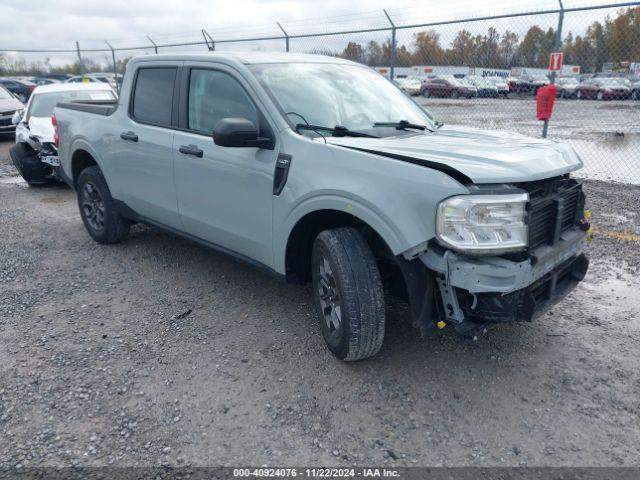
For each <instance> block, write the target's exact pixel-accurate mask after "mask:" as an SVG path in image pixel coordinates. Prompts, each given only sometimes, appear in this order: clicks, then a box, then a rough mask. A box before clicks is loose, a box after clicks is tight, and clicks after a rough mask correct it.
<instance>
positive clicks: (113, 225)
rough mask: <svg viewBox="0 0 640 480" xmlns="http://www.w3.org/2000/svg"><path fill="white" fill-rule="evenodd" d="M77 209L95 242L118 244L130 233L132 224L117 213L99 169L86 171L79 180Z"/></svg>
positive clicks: (93, 168) (94, 167)
mask: <svg viewBox="0 0 640 480" xmlns="http://www.w3.org/2000/svg"><path fill="white" fill-rule="evenodd" d="M77 190H78V207H79V209H80V216H81V217H82V222H83V223H84V226H85V228H86V229H87V232H89V235H91V238H93V239H94V240H95V241H96V242H98V243H117V242H120V241H122V240H124V239H125V238H126V237H127V235H128V234H129V227H130V226H131V222H129V221H128V220H126V219H125V218H123V217H122V216H121V215H120V214H119V213H118V212H117V210H116V206H115V202H114V200H113V198H112V197H111V192H110V191H109V187H108V186H107V182H106V181H105V179H104V176H103V175H102V172H101V171H100V168H98V167H96V166H93V167H88V168H85V169H84V170H83V171H82V172H81V173H80V176H79V177H78V183H77Z"/></svg>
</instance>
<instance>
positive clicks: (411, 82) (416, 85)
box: [395, 77, 422, 96]
mask: <svg viewBox="0 0 640 480" xmlns="http://www.w3.org/2000/svg"><path fill="white" fill-rule="evenodd" d="M395 82H396V85H398V87H400V89H401V90H402V91H404V92H405V93H407V94H409V95H412V96H415V95H420V89H421V88H422V82H421V81H420V79H419V78H418V77H406V78H396V80H395Z"/></svg>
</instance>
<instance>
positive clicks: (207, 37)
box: [202, 28, 216, 52]
mask: <svg viewBox="0 0 640 480" xmlns="http://www.w3.org/2000/svg"><path fill="white" fill-rule="evenodd" d="M202 36H203V37H204V43H206V44H207V50H209V51H210V52H214V51H215V49H216V42H215V41H214V40H213V37H212V36H211V35H209V32H207V31H206V30H205V29H204V28H203V29H202ZM209 42H211V44H209Z"/></svg>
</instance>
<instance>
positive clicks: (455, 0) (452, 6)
mask: <svg viewBox="0 0 640 480" xmlns="http://www.w3.org/2000/svg"><path fill="white" fill-rule="evenodd" d="M468 3H469V2H468V0H452V1H445V0H441V1H432V2H429V3H428V5H425V4H423V3H420V4H415V5H409V6H404V7H393V8H389V9H388V10H387V12H388V13H390V14H394V15H395V17H396V18H395V19H394V18H392V20H393V22H394V24H395V27H392V25H390V24H389V23H388V20H387V18H386V17H385V16H384V12H383V11H380V10H371V11H365V12H358V13H345V14H341V15H334V16H329V17H317V18H307V19H304V20H300V21H291V22H287V23H286V24H283V28H284V29H285V31H287V32H289V31H290V32H291V33H288V34H287V35H284V34H283V33H282V32H281V31H280V29H279V28H277V26H276V24H275V23H272V24H260V25H246V26H244V27H219V28H208V29H207V31H208V32H209V33H210V34H211V35H212V36H213V38H214V40H215V42H216V43H233V42H248V41H265V40H283V39H285V38H287V36H288V37H289V38H308V37H314V36H329V35H340V34H354V33H367V32H375V31H385V30H392V28H396V29H397V30H401V29H411V28H420V27H429V26H442V25H446V24H448V23H452V24H453V23H460V22H473V21H484V20H493V19H499V18H507V17H516V16H527V15H540V14H545V13H547V14H553V13H558V12H560V10H561V9H562V7H561V4H560V3H556V0H549V1H548V2H546V3H545V6H547V9H544V10H541V9H540V4H539V3H537V4H529V3H527V4H525V3H519V4H516V5H517V8H518V11H511V12H508V10H509V9H512V10H513V8H514V3H513V1H509V0H497V1H494V2H490V3H488V4H487V3H485V4H483V7H482V9H483V10H485V11H487V10H490V11H491V12H492V15H488V16H476V17H468V16H467V17H454V15H456V14H457V13H458V12H457V9H458V8H460V9H462V8H463V7H462V6H463V5H468ZM554 4H555V7H554V6H553V5H554ZM637 5H640V2H609V3H599V4H597V5H596V4H585V3H584V2H581V3H580V4H578V5H571V6H567V5H565V7H564V9H563V10H564V11H565V12H572V11H582V10H598V9H612V8H624V7H632V6H637ZM434 7H446V12H447V14H446V15H444V16H441V17H435V18H431V19H430V20H431V21H429V22H420V21H417V22H416V19H415V16H412V13H414V12H415V11H417V10H422V9H425V8H429V9H430V10H431V11H432V12H433V8H434ZM534 8H537V10H535V9H534ZM525 9H526V10H525ZM466 10H468V7H467V8H466ZM404 15H409V16H410V19H411V20H413V21H412V22H411V23H403V21H404V20H403V19H402V16H404ZM374 18H375V19H376V20H380V21H381V22H382V21H384V22H385V23H384V24H382V25H380V26H376V27H369V28H367V27H361V28H360V27H358V28H349V29H336V30H332V31H327V27H330V26H335V25H341V24H345V23H349V22H350V21H351V20H352V19H357V20H358V21H359V22H361V21H363V20H365V21H366V20H369V21H371V20H372V19H374ZM350 24H351V25H352V26H353V24H354V22H353V21H351V23H350ZM309 25H316V26H317V25H322V26H323V29H322V30H316V31H313V32H311V31H310V32H299V31H297V29H298V28H302V27H307V26H309ZM266 28H269V29H270V30H271V33H264V34H259V33H256V32H263V31H264V29H266ZM232 31H233V32H242V33H243V34H245V35H239V36H237V37H235V38H233V37H228V38H225V37H224V35H222V36H221V35H220V34H224V33H228V32H232ZM148 37H151V38H153V39H155V38H175V39H179V38H182V39H189V41H183V42H180V41H174V42H171V41H167V42H164V43H158V42H155V43H156V44H157V47H158V48H172V47H181V46H184V47H187V46H197V45H206V42H205V40H204V38H202V31H198V32H195V31H190V32H186V31H183V32H174V33H156V34H149V35H148ZM148 37H146V38H144V39H142V35H141V36H140V37H130V39H129V40H131V41H133V40H134V38H135V41H136V42H140V43H139V44H136V45H127V46H117V47H114V48H113V49H114V50H117V51H135V50H149V49H153V48H154V46H153V45H152V44H151V42H150V41H149V40H148ZM216 37H219V38H216ZM122 41H125V40H124V39H111V40H109V43H111V44H113V43H116V42H122ZM154 41H155V40H154ZM82 42H85V43H95V42H104V40H96V39H93V40H84V41H81V42H80V43H82ZM105 43H106V42H105ZM81 50H82V51H83V52H94V53H100V52H110V51H111V48H109V47H108V46H106V45H105V47H92V48H82V49H81ZM0 52H12V53H13V52H15V53H76V52H77V48H6V47H3V48H0Z"/></svg>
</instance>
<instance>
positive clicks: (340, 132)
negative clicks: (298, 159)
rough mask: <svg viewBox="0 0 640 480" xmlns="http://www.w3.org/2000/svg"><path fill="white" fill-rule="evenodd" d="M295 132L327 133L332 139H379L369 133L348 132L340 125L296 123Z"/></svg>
mask: <svg viewBox="0 0 640 480" xmlns="http://www.w3.org/2000/svg"><path fill="white" fill-rule="evenodd" d="M296 130H311V131H313V132H316V131H318V132H329V133H330V134H332V135H333V136H334V137H366V138H380V137H378V136H377V135H371V134H370V133H364V132H355V131H353V130H349V129H348V128H347V127H343V126H342V125H336V126H335V127H333V128H332V127H323V126H322V125H311V124H308V123H298V124H297V125H296Z"/></svg>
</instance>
